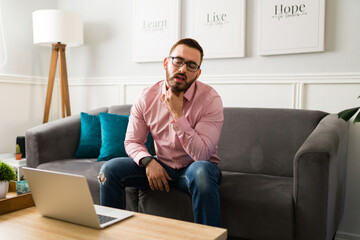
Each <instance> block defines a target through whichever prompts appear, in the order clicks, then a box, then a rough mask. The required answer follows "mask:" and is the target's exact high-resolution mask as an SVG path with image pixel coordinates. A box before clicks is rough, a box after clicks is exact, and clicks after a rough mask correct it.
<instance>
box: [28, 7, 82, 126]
mask: <svg viewBox="0 0 360 240" xmlns="http://www.w3.org/2000/svg"><path fill="white" fill-rule="evenodd" d="M33 34H34V35H33V37H34V44H38V45H43V46H52V54H51V62H50V72H49V80H48V88H47V93H46V103H45V110H44V119H43V123H46V122H48V120H49V112H50V105H51V97H52V91H53V87H54V80H55V72H56V64H57V59H58V57H59V56H60V67H59V74H60V95H61V113H62V117H66V116H70V115H71V110H70V96H69V86H68V77H67V69H66V58H65V47H66V46H70V47H76V46H80V45H82V44H83V22H82V17H81V15H80V14H78V13H75V12H71V11H63V10H56V9H46V10H37V11H35V12H33Z"/></svg>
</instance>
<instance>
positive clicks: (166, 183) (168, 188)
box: [161, 174, 171, 192]
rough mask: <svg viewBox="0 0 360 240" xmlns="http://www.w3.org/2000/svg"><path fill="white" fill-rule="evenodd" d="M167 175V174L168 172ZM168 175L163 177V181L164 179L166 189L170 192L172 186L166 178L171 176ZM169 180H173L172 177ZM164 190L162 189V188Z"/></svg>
mask: <svg viewBox="0 0 360 240" xmlns="http://www.w3.org/2000/svg"><path fill="white" fill-rule="evenodd" d="M166 175H167V174H166ZM166 175H165V177H164V178H163V179H162V181H163V183H164V186H165V191H167V192H169V191H170V187H169V183H168V181H167V180H166V178H168V179H169V178H170V177H169V176H167V177H166ZM169 180H171V178H170V179H169ZM161 191H162V190H161Z"/></svg>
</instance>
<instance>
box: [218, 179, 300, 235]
mask: <svg viewBox="0 0 360 240" xmlns="http://www.w3.org/2000/svg"><path fill="white" fill-rule="evenodd" d="M292 189H293V179H292V178H288V177H276V176H268V175H260V174H243V173H234V172H223V178H222V182H221V185H220V202H221V227H224V228H227V229H229V235H231V236H236V237H241V238H246V239H247V238H249V239H277V240H282V239H284V240H285V239H293V234H294V201H293V197H292Z"/></svg>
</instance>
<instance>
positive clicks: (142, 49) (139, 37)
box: [133, 0, 181, 62]
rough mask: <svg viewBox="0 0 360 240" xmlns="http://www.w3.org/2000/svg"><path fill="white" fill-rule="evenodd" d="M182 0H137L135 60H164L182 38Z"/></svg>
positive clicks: (134, 31) (134, 22) (134, 13)
mask: <svg viewBox="0 0 360 240" xmlns="http://www.w3.org/2000/svg"><path fill="white" fill-rule="evenodd" d="M180 4H181V2H180V0H151V1H149V0H133V60H134V61H135V62H153V61H163V60H164V58H165V57H167V55H168V52H169V50H170V48H171V46H172V45H173V44H174V43H175V42H176V41H177V40H179V38H180V21H181V20H180V9H181V5H180Z"/></svg>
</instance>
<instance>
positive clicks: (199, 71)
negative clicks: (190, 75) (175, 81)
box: [196, 69, 201, 80]
mask: <svg viewBox="0 0 360 240" xmlns="http://www.w3.org/2000/svg"><path fill="white" fill-rule="evenodd" d="M200 75H201V69H199V70H198V72H197V75H196V80H198V78H199V77H200Z"/></svg>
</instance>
